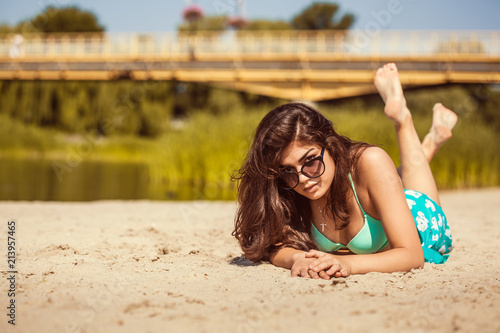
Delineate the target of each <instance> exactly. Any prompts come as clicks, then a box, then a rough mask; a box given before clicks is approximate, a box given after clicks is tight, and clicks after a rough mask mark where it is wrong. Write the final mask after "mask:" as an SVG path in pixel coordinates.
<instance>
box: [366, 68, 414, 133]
mask: <svg viewBox="0 0 500 333" xmlns="http://www.w3.org/2000/svg"><path fill="white" fill-rule="evenodd" d="M374 83H375V87H376V88H377V90H378V92H379V94H380V96H381V97H382V99H383V100H384V103H385V108H384V112H385V115H386V116H387V117H388V118H389V119H390V120H392V122H394V124H395V125H400V124H401V123H402V122H403V121H404V119H405V118H406V117H407V116H409V115H410V110H408V108H407V107H406V100H405V97H404V95H403V88H402V87H401V82H400V81H399V73H398V69H397V67H396V65H395V64H393V63H390V64H386V65H384V66H383V67H380V68H379V69H378V70H377V73H376V74H375V79H374Z"/></svg>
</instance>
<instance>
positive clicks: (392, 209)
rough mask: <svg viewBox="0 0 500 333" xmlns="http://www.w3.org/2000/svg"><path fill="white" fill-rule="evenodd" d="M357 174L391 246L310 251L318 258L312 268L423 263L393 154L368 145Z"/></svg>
mask: <svg viewBox="0 0 500 333" xmlns="http://www.w3.org/2000/svg"><path fill="white" fill-rule="evenodd" d="M356 178H357V179H360V180H361V181H360V183H361V186H360V188H363V189H366V190H365V191H367V194H368V198H369V200H368V201H369V203H370V204H369V205H366V206H367V207H369V209H370V210H372V211H375V212H376V213H377V215H378V217H379V218H380V220H381V222H382V226H383V228H384V232H385V234H386V236H387V240H388V241H389V245H390V248H391V249H390V250H387V251H384V252H381V253H375V254H365V255H346V256H335V255H325V254H324V253H323V252H319V251H310V252H309V253H308V255H307V256H306V257H309V258H311V257H315V258H317V259H316V261H315V262H313V263H312V266H311V267H312V269H313V270H314V271H316V272H318V271H320V270H326V273H327V274H329V275H334V276H347V275H349V274H363V273H368V272H387V273H388V272H396V271H409V270H411V269H412V268H421V267H423V265H424V255H423V251H422V247H421V245H420V239H419V237H418V232H417V229H416V228H415V222H414V221H413V216H412V214H411V211H410V209H409V208H408V204H407V202H406V197H405V195H404V189H403V185H402V183H401V180H400V178H399V175H398V173H397V170H396V168H395V166H394V163H393V162H392V160H391V158H390V157H389V155H387V153H386V152H385V151H383V150H382V149H380V148H374V147H373V148H368V149H366V150H365V152H363V154H362V155H361V157H360V159H359V161H358V163H357V166H356ZM365 197H366V196H365ZM364 201H365V202H367V200H364ZM365 210H366V208H365ZM332 273H333V274H332Z"/></svg>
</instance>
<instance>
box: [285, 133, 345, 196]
mask: <svg viewBox="0 0 500 333" xmlns="http://www.w3.org/2000/svg"><path fill="white" fill-rule="evenodd" d="M322 148H323V147H320V146H317V145H313V144H302V143H300V142H297V141H294V142H292V143H290V144H289V145H288V147H286V149H285V150H284V151H283V154H282V155H281V165H282V166H284V167H291V168H292V169H295V171H297V172H300V170H301V168H302V166H303V165H304V163H306V162H307V161H309V160H311V159H313V158H314V157H317V156H320V155H321V149H322ZM323 162H324V163H325V172H324V173H323V174H322V175H321V176H320V177H318V178H309V177H307V176H305V175H303V174H302V173H299V184H298V185H297V186H296V187H295V188H294V191H295V192H297V193H299V194H300V195H303V196H304V197H306V198H308V199H310V200H318V199H320V198H322V197H323V196H324V195H325V194H327V193H328V191H329V189H330V186H331V185H332V182H333V178H334V175H335V164H334V162H333V159H332V157H331V156H330V154H329V153H328V150H327V149H325V151H324V153H323Z"/></svg>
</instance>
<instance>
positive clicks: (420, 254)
mask: <svg viewBox="0 0 500 333" xmlns="http://www.w3.org/2000/svg"><path fill="white" fill-rule="evenodd" d="M414 258H415V259H414V261H413V267H412V268H415V269H421V268H424V264H425V257H424V251H422V247H419V248H418V249H417V250H416V251H415V254H414Z"/></svg>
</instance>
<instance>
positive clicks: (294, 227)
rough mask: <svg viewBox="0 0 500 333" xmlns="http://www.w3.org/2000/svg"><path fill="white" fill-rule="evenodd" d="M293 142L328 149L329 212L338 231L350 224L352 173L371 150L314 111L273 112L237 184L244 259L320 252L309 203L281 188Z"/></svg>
mask: <svg viewBox="0 0 500 333" xmlns="http://www.w3.org/2000/svg"><path fill="white" fill-rule="evenodd" d="M294 141H297V142H300V143H302V144H311V145H318V146H320V147H325V149H326V150H328V152H329V154H330V156H332V158H333V161H334V163H335V176H334V181H333V183H332V185H331V188H330V190H329V192H328V197H327V202H328V204H327V209H328V210H329V212H330V214H331V215H332V216H333V217H334V221H335V224H336V228H337V229H343V228H345V227H346V226H347V224H348V221H349V214H348V211H347V198H348V196H350V195H352V191H351V190H350V188H351V187H350V182H349V179H348V173H349V172H350V171H351V170H352V169H353V166H354V165H355V162H356V160H357V159H358V158H359V156H360V154H361V153H362V151H363V150H364V149H366V148H367V147H369V146H370V145H369V144H367V143H363V142H354V141H352V140H350V139H349V138H347V137H345V136H342V135H339V134H338V133H337V132H335V130H334V129H333V126H332V123H331V122H330V121H329V120H328V119H326V118H325V117H324V116H323V115H322V114H321V113H320V112H318V111H317V110H315V109H314V108H312V107H310V106H308V105H305V104H302V103H288V104H284V105H281V106H279V107H277V108H275V109H273V110H271V111H270V112H269V113H268V114H267V115H266V116H265V117H264V118H263V119H262V120H261V122H260V124H259V126H258V127H257V130H256V132H255V137H254V140H253V143H252V147H251V148H250V150H249V152H248V155H247V157H246V160H245V162H244V164H243V165H242V167H241V168H240V169H239V171H238V173H239V174H238V175H236V176H234V177H233V179H236V180H239V185H238V202H239V207H238V211H237V214H236V218H235V228H234V231H233V233H232V235H233V236H235V237H236V239H238V241H239V243H240V246H241V249H242V250H243V252H244V255H245V257H247V258H248V259H250V260H252V261H254V262H257V261H260V260H269V257H270V256H271V254H273V253H274V252H276V251H277V250H279V249H281V248H283V247H291V248H295V249H298V250H303V251H308V250H309V249H315V248H317V247H316V245H315V243H314V242H313V240H312V237H311V223H312V221H311V219H312V212H311V208H310V205H309V199H307V198H306V197H304V196H302V195H300V194H298V193H296V192H295V191H294V190H288V189H284V188H283V187H281V186H279V185H278V176H279V166H280V164H281V157H282V153H283V151H284V150H285V149H286V148H287V147H288V145H289V144H290V143H292V142H294Z"/></svg>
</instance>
